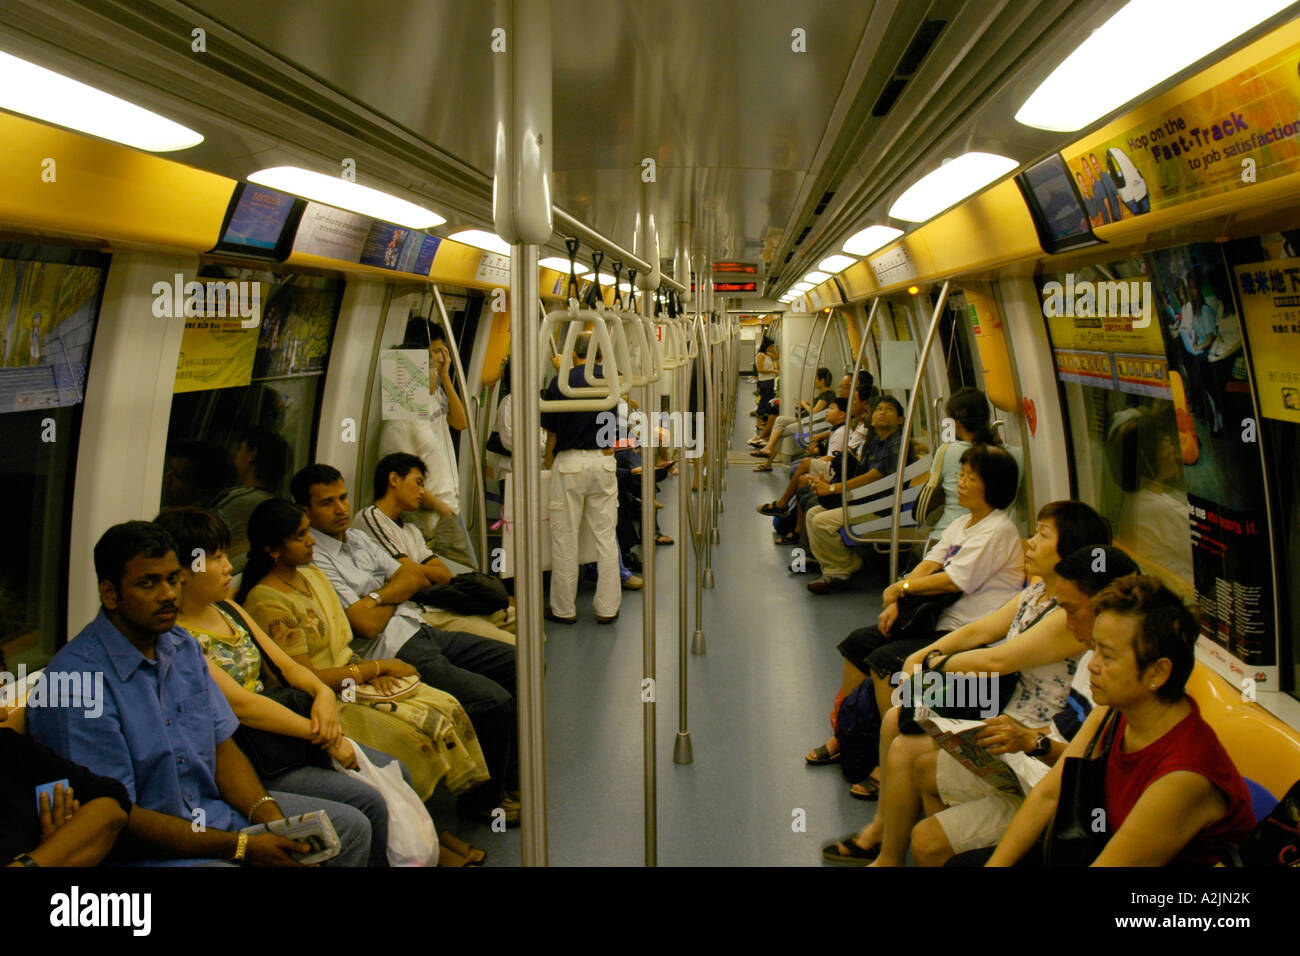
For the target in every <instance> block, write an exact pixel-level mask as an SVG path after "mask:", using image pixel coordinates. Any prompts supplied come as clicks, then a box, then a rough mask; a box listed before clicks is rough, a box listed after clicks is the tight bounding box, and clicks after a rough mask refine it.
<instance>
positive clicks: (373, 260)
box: [360, 222, 439, 275]
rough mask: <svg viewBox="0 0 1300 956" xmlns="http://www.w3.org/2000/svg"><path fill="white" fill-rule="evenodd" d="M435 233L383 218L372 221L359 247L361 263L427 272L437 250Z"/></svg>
mask: <svg viewBox="0 0 1300 956" xmlns="http://www.w3.org/2000/svg"><path fill="white" fill-rule="evenodd" d="M438 242H439V239H438V237H437V236H428V235H425V234H424V233H423V232H420V231H419V230H417V229H406V228H403V227H402V226H394V225H392V224H391V223H387V222H376V223H375V224H374V225H373V226H372V227H371V229H370V234H369V235H368V236H367V237H366V241H365V244H364V245H363V246H362V249H361V258H360V262H361V264H362V265H367V266H376V267H377V268H380V269H392V270H394V271H397V272H411V273H416V274H420V275H428V274H429V269H430V267H431V266H432V265H433V256H434V253H436V252H437V251H438Z"/></svg>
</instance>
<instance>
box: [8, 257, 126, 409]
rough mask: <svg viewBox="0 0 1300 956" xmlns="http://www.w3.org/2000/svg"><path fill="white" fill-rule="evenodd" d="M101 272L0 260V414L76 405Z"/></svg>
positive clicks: (53, 264) (83, 373)
mask: <svg viewBox="0 0 1300 956" xmlns="http://www.w3.org/2000/svg"><path fill="white" fill-rule="evenodd" d="M102 278H103V272H102V270H100V269H98V268H96V267H95V266H72V265H62V264H58V263H52V262H29V261H21V260H17V259H0V414H5V413H7V412H21V411H28V410H30V409H34V408H57V407H60V406H66V405H76V404H78V403H79V402H80V401H81V400H82V397H83V395H84V388H85V383H86V363H87V361H88V360H89V357H90V340H91V336H92V333H93V332H94V324H95V316H96V313H97V312H98V310H99V287H100V283H101V281H102Z"/></svg>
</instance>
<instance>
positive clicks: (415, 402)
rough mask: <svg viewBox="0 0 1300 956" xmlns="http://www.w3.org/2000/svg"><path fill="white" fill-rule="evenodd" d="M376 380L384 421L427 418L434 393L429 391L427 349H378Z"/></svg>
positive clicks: (431, 407)
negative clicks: (377, 380)
mask: <svg viewBox="0 0 1300 956" xmlns="http://www.w3.org/2000/svg"><path fill="white" fill-rule="evenodd" d="M379 380H380V381H379V393H380V401H381V413H382V415H383V419H384V421H386V422H389V421H414V420H415V419H417V418H428V417H430V414H431V413H432V410H433V396H432V395H431V394H430V393H429V350H428V349H388V350H386V351H383V352H380V353H379Z"/></svg>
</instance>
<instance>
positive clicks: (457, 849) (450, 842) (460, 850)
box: [439, 830, 487, 866]
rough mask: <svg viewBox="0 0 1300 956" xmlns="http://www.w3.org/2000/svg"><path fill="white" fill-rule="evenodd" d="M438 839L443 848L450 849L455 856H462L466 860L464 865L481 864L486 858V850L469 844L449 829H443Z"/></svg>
mask: <svg viewBox="0 0 1300 956" xmlns="http://www.w3.org/2000/svg"><path fill="white" fill-rule="evenodd" d="M439 840H440V842H441V844H442V848H443V849H444V850H450V851H451V852H452V853H454V854H456V855H457V856H462V857H464V858H465V861H466V863H465V865H468V866H481V865H482V864H483V861H484V860H486V859H487V851H486V850H480V849H478V848H477V847H473V846H470V845H469V844H468V843H466V842H465V841H464V840H462V839H461V838H460V837H458V836H456V835H455V834H453V833H452V832H451V831H450V830H443V831H442V836H441V837H440V838H439Z"/></svg>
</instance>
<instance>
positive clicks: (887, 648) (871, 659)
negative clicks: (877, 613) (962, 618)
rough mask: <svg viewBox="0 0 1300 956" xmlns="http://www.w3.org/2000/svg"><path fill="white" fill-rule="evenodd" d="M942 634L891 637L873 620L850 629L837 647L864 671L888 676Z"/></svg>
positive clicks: (899, 669)
mask: <svg viewBox="0 0 1300 956" xmlns="http://www.w3.org/2000/svg"><path fill="white" fill-rule="evenodd" d="M939 637H940V634H931V635H930V636H928V637H914V638H899V639H898V640H890V639H889V638H888V637H886V636H885V635H884V634H881V633H880V628H878V627H876V626H875V625H874V624H873V625H871V626H870V627H860V628H858V629H857V630H856V631H853V632H852V633H850V634H849V636H848V637H846V638H844V640H842V641H840V643H839V646H838V647H837V648H836V649H837V650H838V651H839V652H840V654H842V655H843V656H844V659H845V660H847V661H848V662H849V663H850V664H852V665H853V666H854V667H856V668H857V669H858V670H860V671H862V673H864V674H871V673H875V674H876V675H877V676H879V677H885V678H888V677H891V676H893V675H894V674H897V673H898V672H899V671H901V670H902V669H903V663H904V662H905V661H906V660H907V659H908V658H909V657H911V656H912V655H913V654H915V653H916V652H917V651H919V650H920V649H921V648H923V647H925V646H926V645H927V644H930V643H932V642H933V641H935V640H937V639H938V638H939Z"/></svg>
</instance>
